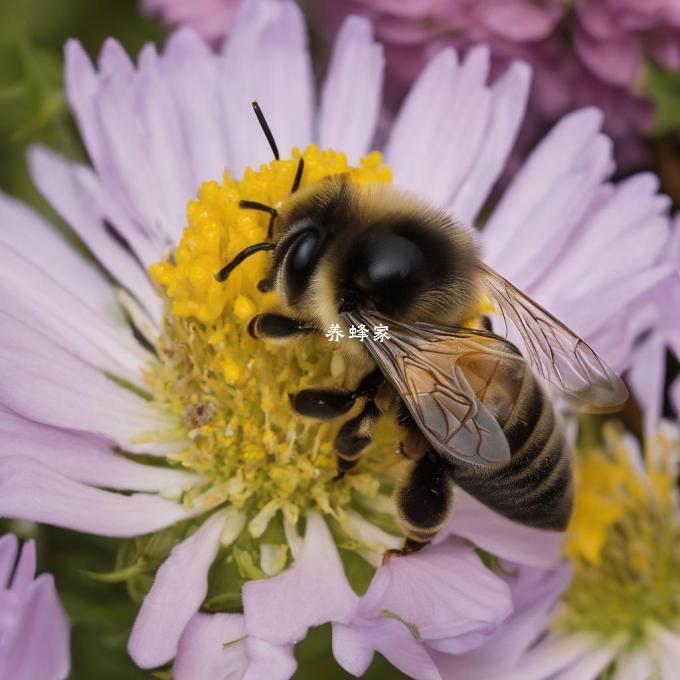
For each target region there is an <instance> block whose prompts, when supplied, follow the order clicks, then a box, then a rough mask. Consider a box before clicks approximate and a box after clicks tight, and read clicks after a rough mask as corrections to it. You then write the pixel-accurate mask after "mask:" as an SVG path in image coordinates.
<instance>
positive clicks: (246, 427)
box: [146, 146, 397, 537]
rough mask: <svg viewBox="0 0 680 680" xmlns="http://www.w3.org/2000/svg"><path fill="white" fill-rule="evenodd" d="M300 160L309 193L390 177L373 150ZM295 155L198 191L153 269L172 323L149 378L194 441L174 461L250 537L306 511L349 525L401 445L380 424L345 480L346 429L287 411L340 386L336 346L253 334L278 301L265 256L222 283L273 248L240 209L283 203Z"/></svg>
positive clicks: (260, 217) (196, 495) (262, 228)
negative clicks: (340, 446)
mask: <svg viewBox="0 0 680 680" xmlns="http://www.w3.org/2000/svg"><path fill="white" fill-rule="evenodd" d="M302 156H303V158H304V161H305V165H304V173H303V176H302V184H301V186H302V187H305V186H308V185H311V184H313V183H315V182H318V181H319V180H321V179H323V178H325V177H328V176H329V175H334V174H339V173H349V175H350V177H351V179H352V181H354V182H357V183H360V184H365V183H370V182H388V181H390V179H391V173H390V170H389V169H388V168H387V167H385V166H384V165H383V164H382V158H381V156H380V154H379V153H377V152H373V153H371V154H369V155H368V156H366V157H364V158H362V159H361V161H360V163H359V166H358V167H350V166H349V165H348V163H347V159H346V157H345V156H344V154H341V153H336V152H334V151H332V150H328V151H321V150H319V149H318V148H317V147H316V146H309V147H308V148H307V149H305V151H304V152H303V153H302ZM299 157H300V152H299V151H298V150H294V151H293V157H292V159H287V160H279V161H272V162H271V163H270V164H269V165H266V166H265V165H263V166H262V167H261V168H260V169H259V170H257V171H255V170H251V169H248V170H246V172H245V175H244V177H243V179H242V180H240V181H237V180H235V179H233V178H232V177H230V176H229V175H228V174H225V176H224V179H223V181H222V183H217V182H214V181H211V182H206V183H204V184H202V185H201V187H200V189H199V191H198V197H197V199H195V200H192V201H190V203H189V205H188V208H187V222H188V223H187V227H186V229H185V231H184V234H183V236H182V240H181V242H180V244H179V245H178V247H177V249H176V250H175V252H174V257H172V256H171V257H170V258H169V259H167V260H165V261H162V262H159V263H157V264H155V265H153V266H152V267H151V269H150V273H151V276H152V278H153V279H154V281H155V282H156V283H157V284H158V287H159V289H160V291H161V294H162V295H163V297H164V299H165V302H166V316H165V323H164V328H163V333H162V337H161V339H160V343H159V360H158V361H155V362H154V363H153V364H151V366H150V368H149V370H148V372H147V375H146V379H147V382H148V385H149V387H150V390H151V392H152V394H153V396H154V399H155V400H156V401H157V402H160V403H161V404H162V405H163V407H164V408H165V409H166V410H169V411H170V412H172V413H174V414H175V415H176V416H177V418H178V421H179V422H180V423H181V424H182V429H183V433H184V434H185V435H186V440H187V445H186V448H185V449H184V450H183V451H181V452H180V453H178V454H175V455H173V456H171V459H173V460H175V461H176V462H178V463H180V464H181V465H182V466H184V467H185V468H187V469H189V470H193V471H196V472H199V473H201V475H202V478H203V479H205V480H206V482H205V483H204V484H203V485H201V486H198V487H196V488H195V489H193V490H192V491H191V492H190V493H189V494H187V495H186V497H185V502H187V503H193V504H195V503H197V502H199V503H202V504H203V505H204V506H205V507H213V506H214V505H217V504H219V503H225V502H226V503H229V504H231V505H232V506H234V507H235V508H237V509H243V510H245V512H246V514H247V516H248V518H249V519H250V523H249V525H248V528H249V531H250V534H251V535H252V536H254V537H258V536H260V535H262V533H263V532H264V531H265V530H266V528H267V525H268V523H269V521H270V519H271V518H272V517H274V516H275V515H276V514H277V513H278V512H279V511H281V512H282V513H283V517H284V518H285V519H286V520H288V521H289V522H291V523H292V524H295V523H296V522H297V520H298V518H299V516H300V515H301V513H304V512H306V511H308V510H310V509H320V510H322V511H323V512H324V513H326V514H328V515H331V516H334V517H335V518H337V519H342V518H343V516H344V515H343V513H345V512H346V510H347V509H348V508H349V506H351V505H352V504H354V503H357V502H361V499H362V498H363V499H371V498H374V499H375V497H377V496H378V494H379V493H380V492H381V491H384V492H385V493H389V491H390V489H391V486H392V480H391V478H390V476H389V475H388V474H386V473H387V471H388V466H387V465H386V461H388V460H390V454H391V453H392V450H393V449H394V448H395V443H396V441H397V436H396V433H395V431H394V426H390V425H388V424H383V432H384V434H383V436H380V435H378V436H377V437H376V442H375V443H374V445H373V446H372V447H371V449H370V450H369V451H368V452H367V453H366V454H365V455H364V456H363V457H362V461H361V463H360V467H359V472H358V473H357V474H352V475H349V476H348V477H347V478H346V479H345V480H344V481H342V482H337V481H333V477H334V476H335V474H336V460H335V456H334V453H333V446H332V442H333V438H334V434H335V432H336V430H337V428H338V425H336V424H329V423H322V422H318V421H312V420H306V419H303V418H301V417H298V416H296V415H295V414H294V413H293V412H292V410H291V408H290V405H289V403H288V394H289V393H295V392H297V391H299V390H301V389H304V388H307V387H319V386H335V385H339V384H341V382H342V379H343V376H344V373H345V366H344V362H343V359H342V357H341V356H340V355H339V354H338V353H335V352H334V351H333V346H332V345H331V344H330V343H329V342H328V341H327V340H326V339H325V338H323V337H321V338H319V337H309V336H308V337H305V338H303V339H301V340H298V341H295V342H291V343H288V344H284V345H282V344H278V343H277V344H274V343H267V342H266V341H262V340H254V339H253V338H252V337H251V336H250V335H249V334H248V332H247V326H248V322H249V321H250V320H251V319H252V317H253V316H255V315H256V314H258V313H260V312H263V311H267V310H269V309H271V308H272V307H273V306H274V304H275V302H276V296H275V294H273V293H269V294H262V293H260V292H259V291H258V290H257V283H258V282H259V281H260V280H261V279H262V278H263V277H264V274H265V270H266V267H267V264H268V261H269V260H268V256H267V255H266V254H259V255H256V256H254V257H252V258H250V259H248V260H247V262H245V263H244V264H243V265H241V266H240V267H239V268H237V269H236V270H235V271H234V273H233V274H232V275H231V276H230V277H229V279H228V280H227V281H226V282H225V283H218V282H217V281H216V280H215V279H214V274H215V272H217V271H218V270H219V269H220V268H221V267H222V266H223V265H224V264H225V263H226V262H228V261H230V260H231V259H232V258H233V257H234V255H235V254H236V253H238V252H239V251H241V250H242V249H243V248H244V247H246V246H248V245H250V244H252V243H256V242H259V241H263V240H265V239H266V235H267V226H268V221H269V216H268V215H267V214H266V213H263V212H260V211H257V210H251V209H244V208H242V207H240V206H239V202H240V201H241V200H249V201H257V202H260V203H264V204H266V205H269V206H273V207H278V206H280V205H282V204H283V203H285V201H287V200H288V198H289V194H290V189H291V186H292V184H293V178H294V176H295V172H296V170H297V166H298V159H299ZM384 420H386V419H384ZM390 428H391V434H388V432H387V430H390ZM381 442H382V443H381ZM388 442H389V443H388Z"/></svg>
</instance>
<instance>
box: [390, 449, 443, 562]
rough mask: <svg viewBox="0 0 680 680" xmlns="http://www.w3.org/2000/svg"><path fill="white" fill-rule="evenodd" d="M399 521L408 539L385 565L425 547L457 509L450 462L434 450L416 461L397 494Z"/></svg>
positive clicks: (392, 552) (393, 551) (391, 552)
mask: <svg viewBox="0 0 680 680" xmlns="http://www.w3.org/2000/svg"><path fill="white" fill-rule="evenodd" d="M396 501H397V512H398V521H399V525H400V526H401V529H402V531H403V532H404V535H405V536H406V541H405V542H404V546H403V547H402V548H401V549H400V550H388V551H387V552H385V555H384V556H383V564H385V563H386V562H387V561H388V560H389V559H390V558H391V557H393V556H396V555H408V554H410V553H413V552H417V551H418V550H422V549H423V548H424V547H425V546H426V545H428V544H429V543H430V541H432V539H433V538H434V537H435V536H436V535H437V533H438V532H439V530H440V529H441V528H442V527H443V526H444V524H445V523H446V521H447V520H448V518H449V515H450V514H451V510H452V509H453V483H452V480H451V472H450V467H449V465H448V463H447V462H446V461H445V460H444V459H443V458H442V457H441V456H439V455H438V454H437V453H436V452H435V451H433V450H432V449H430V450H428V451H427V452H426V453H425V454H424V455H423V456H421V457H420V459H419V460H417V461H414V463H413V464H412V467H411V470H410V472H409V474H408V477H407V478H406V481H405V483H404V484H403V485H402V486H401V488H400V489H398V490H397V494H396Z"/></svg>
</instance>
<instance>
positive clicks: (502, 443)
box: [345, 312, 529, 467]
mask: <svg viewBox="0 0 680 680" xmlns="http://www.w3.org/2000/svg"><path fill="white" fill-rule="evenodd" d="M345 316H346V318H347V320H348V321H349V322H350V323H351V324H354V325H358V324H360V323H363V324H365V325H372V326H375V325H377V324H378V323H381V324H384V325H386V326H388V329H389V330H388V335H389V337H388V339H386V340H385V341H384V342H377V341H370V340H368V341H367V342H366V349H367V350H368V351H369V352H370V354H371V356H372V357H373V358H374V359H375V361H376V363H377V364H378V366H379V368H380V370H381V371H382V372H383V374H384V375H385V377H386V378H387V379H388V380H389V381H390V382H391V383H392V385H393V386H394V387H395V389H396V390H397V392H398V393H399V394H400V396H401V397H402V398H403V400H404V402H405V403H406V406H407V407H408V409H409V411H410V412H411V414H412V416H413V418H414V419H415V421H416V424H417V425H418V427H419V428H420V430H421V432H422V433H423V434H424V435H425V436H426V437H427V438H428V440H429V441H430V443H431V444H432V445H433V446H434V447H435V449H436V450H437V451H438V452H439V453H440V454H441V455H442V456H444V457H445V458H449V459H451V458H453V459H455V460H457V461H464V462H466V463H471V464H474V465H479V466H483V467H495V466H498V465H502V464H503V463H506V462H507V461H509V460H510V449H509V446H508V442H507V439H506V437H505V434H504V433H503V430H502V428H501V426H500V425H499V424H498V421H497V420H496V419H495V418H494V416H493V415H492V414H491V412H490V411H489V410H488V409H487V408H486V407H485V406H484V404H483V403H482V402H481V401H480V400H479V399H478V397H477V394H476V393H475V391H474V389H473V387H472V385H471V383H470V380H469V379H468V377H466V372H465V369H464V367H463V364H465V363H466V362H469V361H474V360H475V359H476V358H480V357H481V358H482V359H491V360H492V361H497V362H499V363H501V362H516V363H518V364H520V365H521V367H523V368H524V367H526V370H529V369H528V366H527V364H526V362H525V361H524V360H523V359H522V358H521V357H520V356H518V355H517V354H515V353H514V352H513V351H512V345H510V344H509V343H507V342H506V341H505V340H503V339H502V338H498V337H497V336H494V335H491V334H482V333H477V334H475V332H474V331H468V329H463V328H461V329H455V328H447V329H443V328H438V327H435V326H430V325H425V324H416V325H414V326H406V325H404V324H400V323H397V322H396V321H393V320H392V319H386V318H384V317H381V316H378V315H374V314H371V313H363V312H362V313H354V312H353V313H348V314H346V315H345ZM499 348H501V349H499ZM506 348H509V349H506ZM495 366H496V364H493V365H492V370H491V371H490V372H491V373H492V374H493V373H494V370H493V367H495Z"/></svg>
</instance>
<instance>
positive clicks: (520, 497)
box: [453, 360, 572, 530]
mask: <svg viewBox="0 0 680 680" xmlns="http://www.w3.org/2000/svg"><path fill="white" fill-rule="evenodd" d="M468 369H469V370H466V375H468V376H470V378H471V379H470V382H471V384H472V385H473V389H475V392H476V393H477V396H478V398H479V399H480V400H481V401H482V403H483V404H484V405H485V406H486V407H487V408H488V409H489V410H490V411H491V412H492V413H493V414H494V416H495V417H496V420H497V421H498V422H499V424H500V425H501V426H502V427H503V432H504V433H505V436H506V438H507V440H508V444H509V446H510V453H511V459H510V461H509V462H508V463H507V464H505V465H502V466H500V467H497V468H489V469H486V468H480V467H475V468H473V467H471V466H466V465H458V464H454V466H453V467H454V472H453V476H454V479H455V481H456V483H457V484H459V485H460V486H461V487H462V488H463V489H465V490H466V491H467V492H468V493H470V494H472V495H473V496H474V497H475V498H477V499H478V500H480V501H481V502H482V503H484V504H485V505H487V506H489V507H490V508H492V509H493V510H495V511H496V512H498V513H500V514H501V515H504V516H505V517H508V518H509V519H512V520H514V521H516V522H521V523H522V524H527V525H530V526H534V527H539V528H541V529H554V530H562V529H565V528H566V526H567V524H568V523H569V518H570V516H571V508H572V470H571V457H570V452H569V446H568V444H567V442H566V439H565V437H564V433H563V431H562V428H561V426H560V423H559V421H558V420H557V418H556V416H555V412H554V410H553V407H552V404H551V403H550V400H549V399H548V397H547V396H546V394H545V392H544V391H543V389H542V388H541V386H540V384H539V382H538V380H537V379H536V378H535V377H534V375H533V374H532V372H531V371H530V370H529V369H528V368H527V369H526V370H516V368H515V367H508V366H504V365H503V364H502V363H501V362H500V361H498V360H496V361H493V362H492V363H491V362H489V361H488V360H482V361H481V362H480V361H476V362H474V365H470V366H469V367H468ZM470 370H471V371H472V372H470Z"/></svg>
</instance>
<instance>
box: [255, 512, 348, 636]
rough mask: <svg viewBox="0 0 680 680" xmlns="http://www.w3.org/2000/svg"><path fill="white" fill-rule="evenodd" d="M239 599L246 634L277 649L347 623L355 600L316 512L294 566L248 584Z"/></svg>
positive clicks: (310, 521) (333, 544)
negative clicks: (320, 627) (313, 632)
mask: <svg viewBox="0 0 680 680" xmlns="http://www.w3.org/2000/svg"><path fill="white" fill-rule="evenodd" d="M242 595H243V611H244V613H245V617H246V627H247V629H248V634H249V635H254V636H255V637H258V638H261V639H263V640H268V641H269V642H272V643H275V644H280V645H285V644H292V643H294V642H297V641H298V640H301V639H302V638H304V637H305V635H306V633H307V629H308V628H309V627H310V626H318V625H321V624H322V623H326V622H327V621H337V622H341V623H347V622H349V620H350V619H351V617H352V614H353V612H354V609H355V607H356V602H357V600H358V598H357V596H356V595H355V594H354V592H353V591H352V589H351V587H350V585H349V583H348V581H347V577H346V576H345V572H344V569H343V567H342V563H341V561H340V557H339V555H338V551H337V549H336V547H335V543H334V542H333V538H332V537H331V535H330V532H329V531H328V527H327V526H326V523H325V522H324V520H323V519H322V517H321V516H320V515H319V514H317V513H311V514H309V515H308V516H307V532H306V534H305V540H304V544H303V547H302V552H301V554H300V557H299V558H298V559H297V560H295V562H294V563H293V566H292V567H290V568H289V569H288V570H286V571H284V572H283V573H282V574H279V575H278V576H274V577H273V578H267V579H260V580H257V581H249V582H248V583H246V584H245V585H244V587H243V592H242ZM280 612H286V617H285V618H283V619H282V618H281V616H280Z"/></svg>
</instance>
